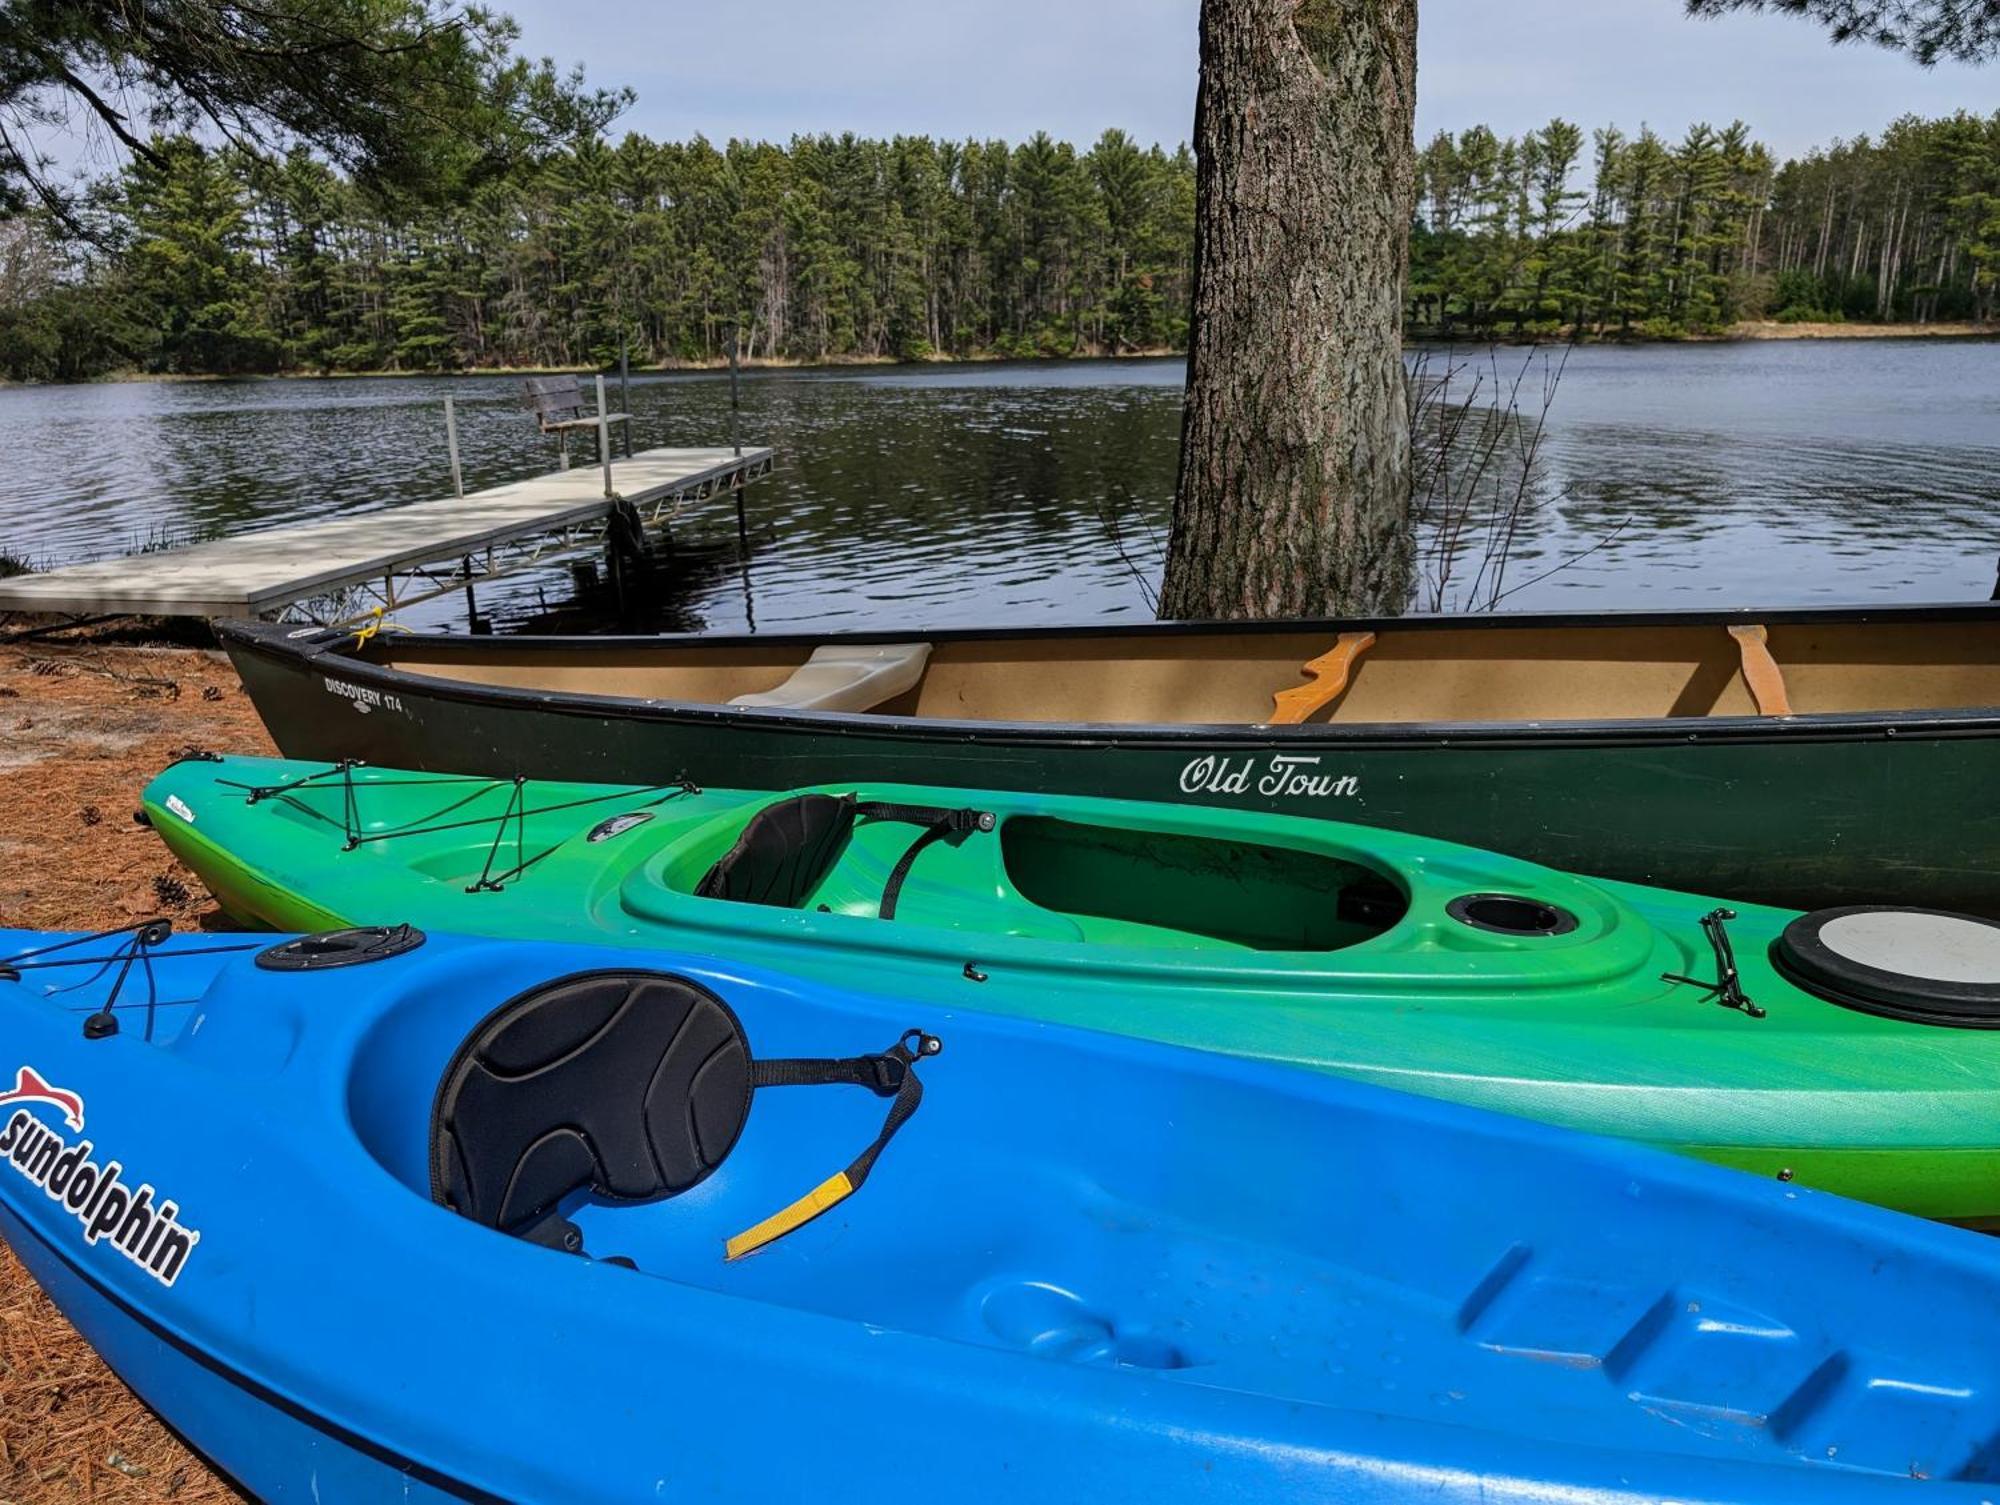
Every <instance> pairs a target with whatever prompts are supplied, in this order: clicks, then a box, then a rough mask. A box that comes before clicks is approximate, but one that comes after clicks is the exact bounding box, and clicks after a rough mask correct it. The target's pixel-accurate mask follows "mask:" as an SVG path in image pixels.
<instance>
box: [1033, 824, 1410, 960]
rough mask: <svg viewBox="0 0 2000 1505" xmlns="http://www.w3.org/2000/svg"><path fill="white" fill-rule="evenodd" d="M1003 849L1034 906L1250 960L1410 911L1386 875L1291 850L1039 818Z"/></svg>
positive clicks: (1367, 934)
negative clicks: (1237, 950) (1228, 949)
mask: <svg viewBox="0 0 2000 1505" xmlns="http://www.w3.org/2000/svg"><path fill="white" fill-rule="evenodd" d="M1000 847H1001V855H1002V860H1003V861H1004V863H1005V865H1006V873H1007V878H1008V881H1009V882H1010V883H1011V884H1012V885H1013V887H1014V889H1015V891H1016V892H1018V893H1019V894H1020V896H1021V897H1022V898H1023V899H1026V900H1027V901H1028V902H1029V903H1031V904H1036V905H1039V906H1041V907H1042V908H1044V909H1052V910H1055V911H1057V912H1059V913H1062V914H1067V915H1075V916H1087V917H1089V918H1092V919H1097V920H1106V921H1112V922H1114V923H1116V924H1120V925H1131V926H1143V927H1145V928H1146V929H1147V930H1148V931H1159V930H1169V931H1176V932H1179V933H1180V934H1183V935H1189V936H1198V937H1202V938H1204V939H1208V940H1213V941H1219V942H1222V943H1224V944H1227V945H1233V946H1242V947H1245V948H1247V949H1249V950H1253V951H1339V950H1342V949H1344V948H1346V947H1348V946H1355V945H1359V944H1360V943H1361V942H1363V941H1367V940H1372V939H1373V938H1374V937H1376V936H1378V935H1381V934H1382V933H1383V932H1385V931H1387V930H1389V929H1391V928H1392V927H1394V926H1395V925H1396V924H1398V923H1399V922H1400V921H1401V920H1402V918H1403V916H1404V915H1405V914H1406V913H1407V912H1408V910H1409V899H1408V897H1407V896H1406V895H1405V894H1404V892H1403V890H1402V889H1401V888H1400V887H1399V886H1398V885H1397V884H1395V883H1394V882H1393V881H1391V880H1390V879H1389V877H1388V876H1387V875H1386V874H1383V873H1381V872H1378V871H1377V870H1375V869H1374V868H1372V867H1368V866H1365V865H1364V864H1362V863H1358V862H1354V861H1351V860H1349V859H1347V858H1344V857H1336V856H1332V855H1330V854H1328V853H1325V852H1309V851H1301V850H1299V849H1298V848H1295V847H1276V846H1266V845H1263V844H1262V843H1259V842H1253V841H1239V840H1232V839H1227V838H1223V837H1211V836H1188V835H1183V834H1180V833H1178V832H1168V831H1149V830H1136V829H1133V828H1130V827H1125V826H1106V825H1094V824H1089V823H1086V822H1083V821H1073V820H1060V819H1056V818H1053V817H1048V816H1036V815H1017V816H1015V817H1013V818H1012V819H1010V820H1008V821H1007V822H1006V823H1005V824H1004V825H1002V827H1001V830H1000Z"/></svg>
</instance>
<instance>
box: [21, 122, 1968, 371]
mask: <svg viewBox="0 0 2000 1505" xmlns="http://www.w3.org/2000/svg"><path fill="white" fill-rule="evenodd" d="M1193 220H1194V163H1193V160H1192V157H1191V155H1190V153H1188V152H1187V151H1186V150H1185V149H1183V150H1180V151H1176V152H1171V153H1170V152H1165V151H1162V150H1160V149H1158V148H1145V147H1141V146H1139V145H1137V144H1135V143H1134V142H1133V141H1132V140H1131V139H1130V138H1129V137H1127V136H1125V135H1124V134H1123V133H1121V132H1117V131H1112V132H1108V133H1106V135H1105V136H1104V137H1103V138H1102V139H1101V140H1099V141H1098V142H1097V143H1096V145H1094V146H1093V147H1091V148H1090V149H1089V150H1088V151H1079V150H1077V149H1076V148H1074V147H1072V146H1070V145H1067V144H1065V143H1062V142H1057V141H1054V140H1051V139H1050V138H1049V137H1048V136H1046V135H1036V136H1034V137H1033V138H1031V139H1030V140H1028V141H1027V142H1025V143H1022V144H1020V145H1015V146H1010V145H1008V144H1006V143H1004V142H965V143H958V142H944V141H935V140H931V139H928V138H922V137H899V138H896V139H894V140H890V141H877V140H866V139H860V138H856V137H853V136H840V137H831V136H816V137H801V138H798V139H795V140H794V141H792V142H791V143H790V145H789V146H783V147H780V146H773V145H768V144H763V143H745V142H731V143H729V144H728V145H727V146H723V147H717V146H714V145H711V144H710V143H708V142H706V141H703V140H699V139H697V140H695V141H692V142H687V143H673V142H664V143H663V142H654V141H650V140H647V139H646V138H644V137H641V136H637V135H630V136H627V137H626V138H625V139H624V140H623V141H622V142H620V143H618V144H616V145H612V144H609V143H606V142H604V141H602V140H601V139H599V138H598V137H596V136H595V135H592V134H590V133H588V132H586V133H583V134H581V135H580V136H579V137H578V139H577V140H576V141H575V142H574V144H572V145H570V146H568V147H566V148H563V149H561V150H557V151H554V152H552V153H546V154H539V155H537V156H535V157H534V158H533V159H532V160H530V161H524V162H522V163H520V164H519V165H517V166H516V167H514V168H513V169H512V170H510V171H508V172H505V173H501V174H494V175H488V176H485V177H482V178H479V179H476V180H468V182H467V183H466V185H465V186H464V188H463V189H462V190H461V191H459V192H458V193H456V194H455V195H454V196H453V198H452V199H451V200H450V201H449V202H447V203H444V204H442V205H438V204H420V203H414V202H412V201H410V200H409V199H408V198H407V197H396V198H393V199H392V198H388V197H385V196H383V195H380V194H378V193H376V192H375V191H373V190H371V189H366V188H363V187H360V186H357V184H356V183H355V182H354V181H352V180H351V179H350V178H348V177H347V176H345V175H343V174H341V173H338V172H336V171H334V170H333V169H331V168H329V167H328V166H326V165H325V164H324V163H323V162H321V161H319V160H317V159H316V158H315V157H313V156H311V155H309V154H307V153H305V152H303V151H295V152H293V153H291V154H290V155H289V156H284V157H279V158H275V159H274V158H272V157H270V156H268V155H262V154H254V153H251V152H249V151H245V150H240V149H236V148H228V147H225V148H221V149H213V148H207V147H204V146H201V145H199V144H197V143H196V142H195V141H193V140H191V139H188V138H184V137H183V138H155V139H153V140H152V141H150V142H149V143H148V150H147V151H146V152H145V153H143V154H139V155H135V156H134V158H133V160H132V162H131V164H130V165H129V166H128V167H127V168H126V169H125V170H124V171H123V172H122V173H121V174H120V175H119V176H118V177H117V178H116V179H114V180H110V181H107V182H104V183H101V184H99V185H97V187H96V188H95V189H94V190H93V191H92V192H91V193H90V194H88V195H87V196H86V197H85V198H84V199H83V200H81V201H80V202H76V203H74V204H72V205H71V206H70V222H69V223H68V224H67V226H65V224H64V223H63V222H62V221H59V220H58V219H57V218H56V217H55V216H53V215H51V214H48V213H39V212H27V213H22V214H18V215H16V216H15V217H13V218H11V219H7V220H0V376H6V377H9V378H13V379H17V380H44V379H57V380H72V379H79V378H84V377H89V376H92V375H96V374H100V373H103V372H106V371H111V370H119V369H139V370H146V371H159V372H185V373H199V372H212V373H235V372H260V371H290V370H302V371H320V370H324V371H360V370H379V369H387V370H410V371H425V370H452V369H463V368H466V367H498V366H571V365H573V366H590V365H599V364H604V363H608V362H610V361H612V360H614V359H616V357H617V355H618V352H619V348H620V345H621V342H622V343H623V344H624V346H625V347H626V348H627V349H628V350H629V353H630V356H631V359H632V361H633V362H634V363H635V364H638V365H647V364H657V363H662V362H694V361H710V360H716V359H719V358H721V357H723V356H724V355H725V354H726V353H727V351H728V349H729V347H730V342H731V340H732V339H733V340H735V341H737V342H738V346H737V348H739V349H740V350H741V351H742V352H743V353H744V354H745V355H746V356H749V357H752V358H772V359H793V360H800V361H817V360H828V359H838V358H843V357H849V358H851V357H896V358H923V357H927V356H932V355H950V356H964V355H978V354H999V355H1008V356H1068V355H1075V354H1087V353H1116V352H1121V351H1139V350H1154V349H1179V348H1182V347H1183V346H1184V345H1185V341H1186V338H1187V317H1188V308H1189V304H1190V288H1189V278H1190V262H1191V247H1192V238H1193ZM80 229H81V230H86V231H87V232H88V233H87V234H79V233H77V232H78V231H79V230H80ZM1411 258H1412V261H1411V282H1410V295H1409V296H1410V302H1409V318H1410V323H1411V326H1412V328H1413V329H1415V330H1416V331H1418V332H1424V333H1435V332H1443V333H1449V334H1452V335H1464V336H1470V337H1488V336H1493V335H1503V336H1504V335H1514V334H1522V335H1530V334H1545V333H1551V332H1556V331H1561V330H1567V329H1575V330H1578V331H1580V332H1583V333H1585V334H1601V335H1607V336H1619V335H1632V336H1647V337H1671V336H1674V335H1678V334H1683V333H1689V332H1700V331H1706V330H1715V329H1721V328H1725V327H1727V326H1728V325H1730V324H1731V323H1733V322H1735V321H1737V320H1740V319H1746V318H1778V319H1788V320H1808V319H1810V320H1825V319H1849V320H1924V321H1928V320H1943V319H1964V318H1979V319H1991V318H1994V317H1996V315H2000V115H1995V116H1994V117H1993V118H1991V119H1982V118H1978V117H1973V116H1968V115H1958V116H1954V117H1951V118H1949V119H1943V120H1935V121H1923V120H1918V119H1915V118H1911V119H1905V120H1902V121H1899V122H1897V124H1895V125H1894V126H1892V127H1891V128H1890V129H1889V130H1888V131H1886V132H1885V133H1883V135H1882V136H1881V137H1880V138H1879V139H1869V138H1861V139H1857V140H1855V141H1851V142H1843V143H1838V144H1836V145H1834V146H1832V147H1830V148H1827V149H1825V150H1821V151H1815V152H1813V153H1811V154H1809V155H1807V156H1805V157H1803V158H1801V159H1799V160H1796V161H1791V162H1786V163H1783V164H1782V165H1781V164H1779V163H1777V162H1776V161H1775V160H1774V159H1773V157H1772V155H1771V153H1769V152H1768V151H1767V150H1766V149H1765V148H1763V147H1762V146H1760V145H1758V144H1757V143H1756V142H1754V141H1753V140H1751V139H1750V135H1749V132H1748V130H1747V129H1746V128H1745V127H1743V126H1742V125H1740V124H1739V125H1732V126H1730V127H1728V128H1727V129H1721V130H1718V129H1714V128H1711V127H1708V126H1697V127H1695V128H1694V129H1693V130H1691V131H1690V132H1689V133H1688V134H1687V135H1686V136H1685V137H1684V138H1682V139H1681V140H1680V141H1678V142H1669V141H1666V140H1664V139H1662V138H1660V137H1659V136H1657V135H1655V134H1653V133H1652V132H1650V131H1641V132H1640V133H1639V134H1638V135H1637V136H1631V137H1628V136H1626V135H1624V134H1623V133H1621V132H1619V131H1617V130H1615V129H1605V130H1600V131H1598V132H1596V133H1595V135H1594V136H1591V137H1589V138H1586V136H1585V134H1584V132H1583V131H1582V130H1581V129H1580V128H1578V127H1576V126H1574V125H1571V124H1569V123H1567V122H1564V121H1560V120H1558V121H1554V122H1551V124H1550V125H1548V126H1547V127H1545V128H1544V129H1542V130H1540V131H1536V132H1533V133H1530V134H1529V135H1527V136H1525V137H1522V138H1520V139H1518V140H1510V139H1506V138H1502V137H1499V136H1496V135H1495V134H1494V133H1493V132H1491V131H1488V130H1484V129H1473V130H1468V131H1465V132H1462V133H1460V134H1458V135H1441V136H1439V137H1437V138H1436V139H1435V140H1434V141H1432V142H1431V144H1430V145H1429V146H1428V147H1427V148H1425V149H1424V151H1423V152H1422V154H1421V159H1420V163H1419V202H1418V204H1417V206H1416V214H1415V219H1414V222H1413V227H1412V242H1411Z"/></svg>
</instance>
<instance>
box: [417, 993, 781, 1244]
mask: <svg viewBox="0 0 2000 1505" xmlns="http://www.w3.org/2000/svg"><path fill="white" fill-rule="evenodd" d="M750 1094H751V1062H750V1050H749V1045H748V1042H747V1041H746V1040H745V1038H744V1034H743V1028H742V1025H741V1024H740V1023H738V1021H737V1018H736V1015H735V1014H734V1012H732V1011H731V1009H730V1008H729V1006H728V1005H727V1004H726V1003H724V1002H723V1001H722V1000H721V999H720V998H717V997H716V996H715V995H714V994H713V993H710V992H709V991H708V990H707V989H705V988H703V987H701V986H699V985H698V984H696V983H692V982H689V981H687V980H686V979H683V978H678V977H671V976H668V975H666V974H664V973H657V972H637V971H632V972H626V971H616V972H594V973H584V974H581V975H578V976H573V977H565V978H559V979H557V980H555V981H553V982H549V983H545V984H542V985H541V986H539V987H536V988H532V989H530V990H529V991H528V992H526V993H523V994H521V995H520V996H519V997H517V998H514V999H513V1000H511V1001H510V1002H508V1003H506V1004H503V1005H502V1006H501V1007H500V1008H499V1009H497V1010H495V1011H494V1012H493V1013H492V1014H490V1015H489V1016H488V1017H487V1018H486V1019H485V1020H484V1021H482V1022H481V1023H480V1024H479V1025H478V1027H477V1028H475V1029H474V1030H473V1031H472V1033H471V1034H470V1035H469V1036H468V1037H467V1038H466V1040H465V1043H464V1044H463V1045H461V1046H460V1047H459V1049H458V1052H457V1053H456V1054H455V1055H454V1056H453V1058H452V1060H451V1063H450V1065H449V1066H448V1067H447V1068H446V1070H445V1073H444V1079H443V1081H442V1082H441V1083H440V1085H439V1088H438V1095H437V1100H436V1103H435V1105H434V1106H433V1109H432V1114H431V1195H432V1198H433V1199H434V1200H435V1201H437V1202H440V1203H442V1204H443V1205H444V1206H446V1207H450V1208H452V1209H453V1210H454V1211H456V1212H459V1213H461V1214H463V1215H464V1216H466V1217H468V1218H471V1219H472V1220H473V1221H474V1222H477V1223H481V1224H484V1225H485V1226H486V1227H489V1228H497V1229H500V1230H501V1231H503V1232H507V1233H516V1234H521V1235H523V1236H527V1237H533V1236H534V1230H535V1229H536V1228H537V1227H539V1226H557V1227H559V1226H560V1220H559V1219H557V1218H556V1217H555V1210H556V1206H557V1204H558V1203H559V1202H561V1201H562V1200H563V1199H564V1198H565V1197H567V1196H569V1195H570V1194H571V1193H572V1192H576V1191H580V1190H584V1189H586V1188H587V1189H589V1190H590V1191H592V1192H594V1193H596V1194H597V1195H599V1196H603V1197H608V1198H613V1199H617V1200H623V1201H648V1200H652V1199H655V1198H659V1197H663V1196H672V1195H674V1194H676V1193H679V1192H683V1191H686V1190H687V1189H688V1188H689V1187H692V1186H694V1185H696V1184H697V1183H698V1182H700V1181H701V1180H703V1179H704V1178H705V1177H706V1176H707V1175H708V1174H709V1173H710V1172H711V1171H713V1170H714V1169H715V1168H716V1166H718V1165H720V1164H721V1163H722V1160H723V1158H724V1157H725V1156H727V1155H728V1154H729V1152H730V1150H731V1149H733V1148H734V1147H735V1144H736V1141H737V1138H738V1136H739V1135H741V1133H742V1132H743V1124H744V1121H745V1119H746V1118H747V1117H748V1115H749V1111H750Z"/></svg>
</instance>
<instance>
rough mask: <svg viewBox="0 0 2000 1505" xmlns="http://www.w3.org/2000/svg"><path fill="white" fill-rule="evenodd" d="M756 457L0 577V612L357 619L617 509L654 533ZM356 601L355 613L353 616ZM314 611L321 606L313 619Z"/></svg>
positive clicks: (703, 453)
mask: <svg viewBox="0 0 2000 1505" xmlns="http://www.w3.org/2000/svg"><path fill="white" fill-rule="evenodd" d="M771 458H772V452H771V451H770V450H768V449H745V450H743V451H742V452H741V453H737V452H736V451H734V450H730V449H649V450H644V451H641V452H640V453H639V454H637V455H634V456H631V457H630V458H628V459H623V460H613V461H612V462H611V467H610V476H611V481H610V485H611V490H612V492H613V493H614V494H615V495H614V496H612V497H607V496H606V495H605V478H604V477H605V472H604V471H603V470H602V469H600V468H599V467H597V466H589V467H587V468H578V469H575V470H561V471H557V472H555V473H554V474H552V475H544V476H536V477H535V478H533V479H532V480H526V481H515V482H513V483H511V484H509V485H505V486H495V487H492V488H491V489H489V490H486V491H476V492H470V493H468V494H466V495H465V496H460V497H447V498H446V499H444V500H443V501H436V502H417V503H414V504H412V505H409V506H402V507H387V508H383V509H381V510H379V511H374V512H356V513H345V514H342V515H340V516H337V517H323V518H315V519H312V520H311V521H308V522H302V523H292V524H287V525H284V526H281V527H275V528H269V529H265V530H264V531H262V532H257V533H245V534H242V535H241V536H239V537H235V538H223V539H218V540H216V541H214V542H212V543H203V544H195V545H192V546H190V547H188V548H185V549H167V550H162V551H160V552H158V553H153V554H135V555H130V556H127V557H124V558H119V559H101V560H96V561H93V562H91V563H88V564H72V565H64V566H62V567H60V568H57V569H52V570H48V571H46V572H39V573H35V574H29V575H17V576H15V577H13V578H11V579H7V580H0V611H33V612H51V613H56V614H66V615H78V616H83V615H95V614H102V613H128V612H129V613H134V614H137V615H143V616H161V617H264V616H279V617H282V616H284V615H286V614H287V613H288V612H303V613H304V615H306V616H307V617H309V618H311V619H314V620H332V621H335V622H340V621H348V620H355V619H357V618H359V617H362V616H367V615H369V614H371V613H372V611H373V610H374V608H376V607H378V606H379V607H380V608H382V609H383V610H385V611H393V610H395V609H397V608H398V607H403V606H409V605H412V604H414V603H416V602H418V601H422V600H428V599H430V598H431V597H434V596H439V595H443V594H444V593H446V592H448V591H453V590H459V589H463V588H464V587H466V586H467V585H470V584H473V583H475V582H477V581H483V580H487V579H491V578H494V577H496V576H499V575H502V574H507V573H511V572H513V571H515V570H519V569H524V568H527V567H528V566H529V565H532V564H534V563H536V562H538V561H539V560H543V559H547V558H551V557H554V556H556V555H559V554H562V553H567V552H570V551H573V550H575V549H579V548H582V547H585V546H587V545H590V544H593V543H595V542H596V541H597V540H598V539H600V538H602V536H603V534H604V528H605V524H606V520H607V518H608V517H609V515H610V513H611V509H612V506H613V504H614V502H615V501H619V500H622V501H625V502H629V503H631V504H632V505H633V506H634V507H636V508H637V509H638V510H639V513H640V516H641V517H642V518H644V519H645V520H646V521H647V522H649V523H658V522H661V521H663V520H665V519H666V518H668V517H670V516H671V515H672V513H673V512H674V511H675V510H677V509H678V508H680V507H681V506H683V505H685V504H686V503H688V502H693V501H700V500H703V499H705V498H707V497H710V496H713V495H715V494H716V493H717V492H720V491H733V490H736V489H738V488H740V487H741V486H742V485H743V484H744V483H745V482H746V481H749V480H753V479H755V478H756V477H757V476H760V475H763V474H765V473H767V472H768V471H769V470H770V468H771ZM357 601H358V602H360V603H361V605H360V609H359V610H355V609H353V608H354V607H355V606H356V604H357ZM314 603H329V606H330V610H329V611H327V612H325V613H320V614H315V613H313V612H311V611H310V610H306V608H308V607H309V606H311V605H312V604H314Z"/></svg>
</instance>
